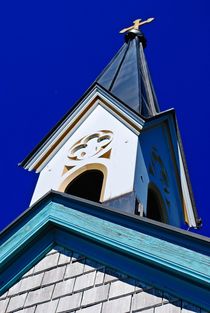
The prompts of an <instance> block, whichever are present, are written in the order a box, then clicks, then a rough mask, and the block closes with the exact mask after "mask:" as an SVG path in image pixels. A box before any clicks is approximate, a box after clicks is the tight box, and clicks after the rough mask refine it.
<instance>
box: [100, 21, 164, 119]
mask: <svg viewBox="0 0 210 313" xmlns="http://www.w3.org/2000/svg"><path fill="white" fill-rule="evenodd" d="M152 20H153V19H148V20H146V21H144V22H141V20H136V21H134V25H133V26H131V27H129V28H125V29H123V30H122V31H121V32H120V33H124V32H126V34H125V43H124V45H123V46H122V47H121V49H120V50H119V51H118V53H117V54H116V55H115V56H114V58H113V59H112V60H111V62H110V63H109V64H108V65H107V67H106V68H105V69H104V71H103V72H102V73H101V74H100V75H99V76H98V78H97V79H96V81H97V82H98V83H99V84H100V85H102V86H103V87H104V88H106V89H107V90H109V91H110V92H111V93H113V94H114V95H115V96H117V97H118V98H119V99H121V100H122V101H123V102H125V103H126V104H127V105H128V106H129V107H130V108H131V109H132V110H134V111H136V112H137V113H138V114H140V115H143V116H144V117H150V116H154V115H155V114H156V113H158V112H159V111H160V110H159V106H158V102H157V98H156V95H155V92H154V88H153V85H152V81H151V78H150V74H149V70H148V67H147V63H146V59H145V55H144V48H145V47H146V39H145V37H144V35H143V33H142V32H141V31H140V30H139V29H138V27H139V26H141V25H143V24H146V23H149V22H151V21H152Z"/></svg>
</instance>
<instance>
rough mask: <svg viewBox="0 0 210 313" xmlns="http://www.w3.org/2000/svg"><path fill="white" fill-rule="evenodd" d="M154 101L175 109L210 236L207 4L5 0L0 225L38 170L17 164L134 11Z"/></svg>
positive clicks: (1, 11)
mask: <svg viewBox="0 0 210 313" xmlns="http://www.w3.org/2000/svg"><path fill="white" fill-rule="evenodd" d="M151 16H154V17H155V18H156V19H155V21H154V22H153V23H151V24H150V25H146V26H144V29H143V28H142V30H143V31H144V33H145V35H146V37H147V40H148V46H147V48H146V50H145V54H146V58H147V62H148V65H149V68H150V72H151V75H152V79H153V83H154V86H155V90H156V93H157V96H158V100H159V105H160V107H161V109H162V110H165V109H169V108H172V107H174V108H175V109H176V113H177V117H178V122H179V126H180V130H181V135H182V139H183V144H184V150H185V154H186V159H187V164H188V168H189V173H190V177H191V182H192V187H193V191H194V195H195V200H196V204H197V209H198V213H199V215H200V216H201V218H202V220H203V228H202V229H201V230H199V231H197V232H198V233H200V234H203V235H206V236H210V205H209V201H208V200H207V199H208V195H209V187H210V186H209V185H210V184H209V159H210V158H209V133H210V123H209V113H210V105H209V103H210V100H209V83H210V58H209V55H210V38H209V34H210V18H209V17H210V2H209V1H207V0H206V1H205V0H200V1H195V0H191V1H190V0H185V1H181V0H176V1H170V0H168V1H167V0H162V1H161V0H160V1H157V0H144V1H141V0H139V1H135V0H134V1H132V2H128V1H118V0H117V1H110V0H107V1H103V2H101V1H77V2H76V1H75V2H73V1H70V0H68V1H67V0H60V1H36V2H35V1H33V2H32V1H4V2H3V1H2V2H1V4H0V30H1V31H0V42H1V49H0V105H1V123H0V136H1V209H0V229H2V228H3V227H5V226H6V225H7V224H8V223H10V222H11V221H12V220H14V219H15V218H16V217H17V216H18V215H19V214H21V212H23V211H24V210H25V209H26V208H27V207H28V204H29V202H30V199H31V196H32V192H33V190H34V186H35V183H36V179H37V175H36V174H35V173H29V172H27V171H25V170H23V169H22V168H19V167H18V166H17V164H18V163H19V162H20V161H21V160H22V159H23V158H24V157H25V156H26V155H27V154H28V153H29V152H30V151H31V150H32V149H33V147H34V146H35V145H36V144H37V143H38V142H39V141H40V140H41V139H42V138H43V136H44V135H46V133H47V132H48V131H49V130H50V129H51V128H52V127H53V126H54V125H55V123H56V122H57V121H58V120H59V119H60V118H61V117H62V116H63V115H64V114H65V113H66V111H67V110H69V109H70V107H71V106H72V105H73V104H74V103H75V102H76V101H77V100H78V99H79V98H80V97H81V96H82V94H83V93H84V92H85V90H86V89H87V88H88V87H89V86H90V85H91V83H92V82H93V80H94V79H95V78H96V76H97V75H98V74H99V73H100V71H101V70H102V69H103V68H104V66H105V65H106V64H107V63H108V62H109V60H110V59H111V58H112V56H113V55H114V54H115V53H116V52H117V50H118V49H119V48H120V47H121V45H122V44H123V36H121V35H119V34H118V32H119V30H120V29H122V28H124V27H126V26H129V25H130V24H131V23H132V21H133V20H134V19H136V18H147V17H151Z"/></svg>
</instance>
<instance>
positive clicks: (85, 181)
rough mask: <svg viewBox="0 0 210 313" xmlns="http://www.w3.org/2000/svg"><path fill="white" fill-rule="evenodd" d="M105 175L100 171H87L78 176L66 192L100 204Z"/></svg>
mask: <svg viewBox="0 0 210 313" xmlns="http://www.w3.org/2000/svg"><path fill="white" fill-rule="evenodd" d="M103 179H104V175H103V173H102V172H101V171H99V170H87V171H85V172H83V173H82V174H80V175H78V176H77V177H76V178H75V179H74V180H73V181H72V182H71V183H70V184H69V185H68V186H67V187H66V189H65V192H66V193H68V194H70V195H74V196H77V197H80V198H85V199H88V200H92V201H95V202H99V200H100V195H101V189H102V184H103Z"/></svg>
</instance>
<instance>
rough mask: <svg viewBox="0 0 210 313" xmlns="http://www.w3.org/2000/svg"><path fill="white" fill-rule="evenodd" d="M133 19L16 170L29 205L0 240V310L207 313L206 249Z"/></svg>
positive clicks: (170, 113) (168, 117) (171, 123)
mask: <svg viewBox="0 0 210 313" xmlns="http://www.w3.org/2000/svg"><path fill="white" fill-rule="evenodd" d="M151 20H152V19H148V20H146V21H143V22H142V21H141V20H136V21H135V22H134V26H131V27H129V28H127V29H124V30H123V31H122V32H125V43H124V45H123V46H122V48H121V49H120V50H119V52H118V53H117V54H116V56H115V57H114V58H113V59H112V61H111V62H110V63H109V64H108V66H107V67H106V68H105V69H104V71H103V72H102V73H101V74H100V75H99V76H98V78H97V79H96V81H95V82H94V83H93V85H92V86H91V87H90V88H89V89H88V91H87V92H86V93H85V94H84V95H83V97H82V98H81V99H80V100H79V102H78V103H77V104H76V105H75V106H74V107H73V108H71V110H70V111H69V112H68V113H67V114H66V116H65V117H64V118H63V119H62V120H61V121H60V122H59V123H58V124H57V125H56V127H55V128H54V129H53V130H52V131H51V132H50V133H49V134H48V135H47V136H46V137H45V138H44V139H43V140H42V142H41V143H40V144H39V145H38V146H37V147H36V148H35V149H34V150H33V151H32V153H31V154H29V156H28V157H27V158H26V159H25V160H24V161H23V162H22V163H21V165H22V166H23V167H24V168H25V169H27V170H29V171H31V170H34V171H36V172H37V173H39V179H38V182H37V185H36V188H35V191H34V194H33V197H32V200H31V205H30V207H29V209H28V210H26V211H25V212H24V213H23V214H21V216H19V217H18V218H17V219H16V220H15V221H14V222H13V223H11V224H10V225H9V226H8V227H7V228H6V229H5V230H4V231H3V233H2V235H1V249H0V264H1V266H0V277H1V280H0V281H1V284H0V312H2V313H16V312H19V313H26V312H33V313H42V312H50V313H70V312H71V313H116V312H118V313H137V312H141V313H166V312H167V313H168V312H173V313H192V312H193V313H207V312H210V302H209V290H210V269H209V264H210V257H209V256H210V245H209V243H210V240H209V238H206V237H203V236H200V235H198V234H195V233H193V232H189V231H187V230H183V229H180V228H182V227H186V226H184V224H187V225H188V227H189V228H190V227H194V228H197V227H199V226H200V220H199V219H198V217H197V212H196V208H195V204H194V201H193V195H192V190H191V186H190V180H189V176H188V172H187V167H186V162H185V158H184V152H183V148H182V144H181V139H180V135H179V130H178V125H177V121H176V115H175V111H174V110H173V109H170V110H167V111H165V112H161V111H160V109H159V106H158V103H157V99H156V96H155V92H154V88H153V86H152V81H151V78H150V74H149V71H148V67H147V64H146V60H145V56H144V48H145V47H146V39H145V37H144V35H143V34H142V33H141V31H140V30H139V26H142V25H143V24H145V23H148V22H150V21H151ZM174 226H177V227H174Z"/></svg>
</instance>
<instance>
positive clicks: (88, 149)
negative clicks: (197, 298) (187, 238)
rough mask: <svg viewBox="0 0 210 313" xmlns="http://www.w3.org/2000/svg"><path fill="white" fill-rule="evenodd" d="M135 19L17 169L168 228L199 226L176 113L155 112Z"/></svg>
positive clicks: (47, 185) (41, 188)
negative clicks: (120, 43)
mask: <svg viewBox="0 0 210 313" xmlns="http://www.w3.org/2000/svg"><path fill="white" fill-rule="evenodd" d="M151 20H153V19H148V20H146V21H143V22H142V21H141V20H136V21H135V22H134V25H133V26H131V27H129V28H127V29H124V30H122V31H121V33H124V32H125V33H126V34H125V43H124V45H123V46H122V48H121V49H120V50H119V52H118V53H117V54H116V56H115V57H114V58H113V60H112V61H111V62H110V63H109V64H108V66H107V67H106V68H105V69H104V71H103V72H102V73H101V74H100V75H99V77H98V78H97V79H96V82H95V83H94V84H93V85H92V86H91V88H90V89H89V90H88V91H87V93H86V94H85V95H84V96H83V97H82V98H81V100H80V101H79V102H78V103H77V104H76V105H75V106H74V107H73V108H71V110H70V111H69V112H68V113H67V115H66V116H65V117H64V118H63V119H62V120H61V121H60V123H58V124H57V125H56V127H55V128H54V129H53V130H52V131H51V132H50V133H49V135H48V136H46V137H45V138H44V140H43V141H42V142H41V143H40V144H39V145H38V146H37V147H36V148H35V149H34V151H33V152H32V153H31V154H29V156H28V157H27V158H26V159H25V160H24V161H23V162H22V163H21V165H22V166H23V167H24V168H25V169H28V170H35V171H36V172H38V173H40V176H39V180H38V182H37V185H36V188H35V191H34V194H33V198H32V201H31V204H33V203H34V202H36V201H37V200H38V199H40V198H41V197H42V196H43V195H44V194H45V193H47V192H48V191H49V190H55V191H59V192H61V193H69V194H71V195H75V196H77V197H79V198H83V199H88V200H92V201H94V202H100V203H103V205H104V206H105V207H106V208H107V207H109V208H112V209H116V210H119V211H121V212H127V213H129V214H131V215H139V216H141V217H147V218H149V219H153V220H156V221H158V222H162V223H167V224H169V225H173V226H177V227H181V228H182V227H184V226H183V225H184V223H187V225H188V226H189V227H195V228H197V227H199V225H200V223H201V222H200V220H199V218H198V215H197V211H196V207H195V203H194V199H193V194H192V190H191V184H190V179H189V176H188V171H187V167H186V162H185V157H184V152H183V149H182V144H181V139H180V136H179V131H178V125H177V120H176V115H175V111H174V110H173V109H171V110H168V111H166V112H160V111H159V107H158V103H157V99H156V96H155V92H154V89H153V86H152V82H151V78H150V74H149V71H148V67H147V64H146V60H145V56H144V48H145V47H146V39H145V37H144V35H143V34H142V32H141V31H140V30H139V26H141V25H143V24H145V23H148V22H150V21H151Z"/></svg>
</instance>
